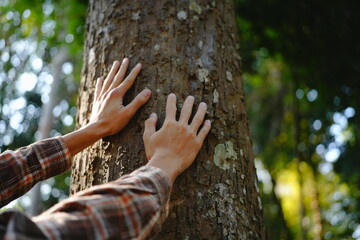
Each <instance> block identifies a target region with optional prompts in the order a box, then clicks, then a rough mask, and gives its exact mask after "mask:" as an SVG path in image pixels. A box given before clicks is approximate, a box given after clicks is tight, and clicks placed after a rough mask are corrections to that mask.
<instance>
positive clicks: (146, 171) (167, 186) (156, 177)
mask: <svg viewBox="0 0 360 240" xmlns="http://www.w3.org/2000/svg"><path fill="white" fill-rule="evenodd" d="M134 177H135V178H139V179H143V178H145V179H147V180H148V181H142V184H144V183H146V182H148V183H149V184H151V186H149V189H154V188H155V189H156V191H157V193H158V196H159V197H160V199H159V200H160V204H161V205H165V204H167V203H168V201H169V198H170V193H171V186H172V185H171V181H170V178H169V176H168V175H167V173H166V172H165V171H164V170H162V169H160V168H157V167H153V166H148V165H145V166H143V167H141V168H139V169H137V170H135V171H133V172H132V173H130V174H128V175H124V176H123V177H121V178H120V179H121V182H123V181H124V180H125V181H126V179H127V178H129V179H132V178H134ZM120 179H119V180H120ZM117 181H118V180H117Z"/></svg>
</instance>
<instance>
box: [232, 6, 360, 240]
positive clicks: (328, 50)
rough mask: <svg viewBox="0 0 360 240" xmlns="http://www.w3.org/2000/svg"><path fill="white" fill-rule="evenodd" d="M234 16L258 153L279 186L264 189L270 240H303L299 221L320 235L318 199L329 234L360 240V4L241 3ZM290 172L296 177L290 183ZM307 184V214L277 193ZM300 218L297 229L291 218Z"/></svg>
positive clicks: (308, 233)
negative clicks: (359, 238)
mask: <svg viewBox="0 0 360 240" xmlns="http://www.w3.org/2000/svg"><path fill="white" fill-rule="evenodd" d="M236 9H237V15H238V17H237V23H238V26H239V30H240V36H241V47H242V49H241V50H242V57H243V66H244V71H245V74H244V80H245V90H246V92H247V100H248V112H249V115H250V122H251V126H252V133H253V137H254V148H255V151H256V153H257V157H258V158H259V159H260V160H262V162H263V168H265V169H266V170H267V171H268V174H269V175H270V176H271V179H272V181H273V182H272V184H273V185H274V186H273V188H272V193H274V194H275V195H271V194H270V193H266V192H263V200H264V206H265V207H264V208H265V209H266V208H270V209H274V208H273V206H277V211H275V212H272V214H269V212H270V211H269V210H268V209H266V210H265V213H266V215H265V217H266V219H267V223H268V224H269V226H270V227H269V228H268V230H269V233H270V238H271V239H299V238H300V237H299V235H300V232H299V231H300V226H299V225H300V223H299V222H300V220H299V218H300V217H302V218H303V219H302V220H301V221H302V223H303V229H304V231H305V235H306V236H307V237H308V238H314V234H315V229H314V224H315V222H314V221H315V220H314V219H315V217H314V215H315V212H314V211H315V210H314V208H313V204H312V202H313V201H314V200H316V199H317V200H318V201H319V202H320V210H321V220H322V225H323V226H322V227H323V229H322V233H321V235H322V237H325V239H352V237H353V236H354V237H359V234H358V233H356V232H358V231H359V230H357V229H360V228H359V224H358V223H359V220H360V219H359V212H360V207H359V205H358V202H357V201H356V199H358V197H359V194H360V193H359V189H358V188H357V186H359V184H360V174H359V172H360V171H359V170H360V169H359V168H360V163H359V158H360V155H359V153H358V149H359V147H360V142H359V137H358V136H359V127H358V122H359V114H358V113H359V111H360V106H359V102H360V101H359V100H360V99H359V98H360V90H359V89H360V88H359V87H360V86H359V84H360V83H359V81H357V78H358V76H359V74H360V60H359V58H358V55H359V54H360V48H359V44H358V42H359V40H360V39H359V35H357V34H354V32H356V31H357V30H356V29H358V28H359V27H360V21H359V17H360V15H359V14H358V9H359V7H358V3H357V2H356V1H343V2H338V1H330V2H329V1H310V0H305V1H293V0H291V1H285V0H275V1H274V0H265V1H258V0H255V1H248V0H237V1H236ZM299 161H300V162H299ZM294 163H297V165H298V166H299V167H300V168H301V169H300V170H297V168H294V165H293V164H294ZM301 166H302V167H301ZM334 170H335V171H334ZM264 171H265V170H264ZM289 171H290V172H292V174H295V175H297V178H285V177H284V176H289ZM265 172H266V171H265ZM299 174H300V175H299ZM309 176H310V179H312V181H309V182H307V181H306V180H307V179H309ZM260 179H261V176H260ZM284 179H286V180H284ZM300 179H302V181H303V184H302V185H300V188H299V189H298V190H297V191H303V199H302V200H301V201H302V202H303V204H304V207H305V209H304V210H305V212H304V216H300V215H299V206H298V205H297V204H293V206H292V208H293V210H289V209H287V208H286V201H288V200H289V199H291V198H290V196H288V195H282V194H281V191H280V192H279V191H278V189H284V186H287V187H288V189H295V188H296V187H294V186H295V184H300ZM291 182H293V183H292V185H291ZM262 184H265V185H266V184H268V183H266V181H265V182H263V183H262ZM289 186H290V187H289ZM309 186H313V188H312V189H315V190H316V189H317V191H318V197H316V196H314V194H313V193H311V192H313V190H311V188H308V187H309ZM309 189H310V190H309ZM344 189H346V190H344ZM340 193H341V194H340ZM269 194H270V195H269ZM269 196H272V197H269ZM274 196H275V197H274ZM292 196H293V195H292ZM334 196H335V197H334ZM339 196H341V197H339ZM278 199H280V200H281V201H282V204H281V205H280V208H279V205H277V204H276V201H277V200H278ZM297 201H298V200H297ZM349 206H351V207H349ZM281 207H282V209H281ZM294 212H295V215H296V217H295V222H297V226H296V227H295V226H294V225H293V221H294V219H293V218H292V220H290V218H289V217H287V216H293V217H294V216H295V215H294ZM282 214H284V216H285V219H286V224H284V223H283V222H282V219H281V217H280V216H281V215H282ZM276 216H277V218H276ZM289 221H291V222H289ZM274 222H276V223H277V224H274ZM276 225H277V226H278V227H276ZM287 229H290V231H291V234H288V233H286V231H287ZM356 230H357V231H356ZM295 236H297V237H295Z"/></svg>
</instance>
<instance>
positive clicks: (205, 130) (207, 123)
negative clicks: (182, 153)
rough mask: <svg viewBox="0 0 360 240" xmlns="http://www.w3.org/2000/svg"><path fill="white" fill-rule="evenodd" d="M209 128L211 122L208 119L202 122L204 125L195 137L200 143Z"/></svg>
mask: <svg viewBox="0 0 360 240" xmlns="http://www.w3.org/2000/svg"><path fill="white" fill-rule="evenodd" d="M210 128H211V122H210V120H206V121H205V123H204V126H203V127H202V128H201V130H200V132H199V134H198V135H197V137H196V138H197V139H198V140H199V141H200V142H201V143H203V142H204V140H205V138H206V136H207V135H208V133H209V131H210Z"/></svg>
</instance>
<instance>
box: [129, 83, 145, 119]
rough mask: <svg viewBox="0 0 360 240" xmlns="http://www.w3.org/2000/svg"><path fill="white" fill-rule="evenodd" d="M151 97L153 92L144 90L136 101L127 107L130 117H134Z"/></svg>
mask: <svg viewBox="0 0 360 240" xmlns="http://www.w3.org/2000/svg"><path fill="white" fill-rule="evenodd" d="M150 97H151V91H150V90H149V89H144V90H143V91H142V92H141V93H139V94H138V95H137V96H136V97H135V98H134V100H132V102H131V103H129V104H128V105H127V106H126V107H125V108H127V111H128V112H129V114H130V116H133V115H134V114H135V113H136V111H137V110H138V109H139V108H140V107H141V106H142V105H144V104H145V103H146V102H147V101H148V100H149V98H150Z"/></svg>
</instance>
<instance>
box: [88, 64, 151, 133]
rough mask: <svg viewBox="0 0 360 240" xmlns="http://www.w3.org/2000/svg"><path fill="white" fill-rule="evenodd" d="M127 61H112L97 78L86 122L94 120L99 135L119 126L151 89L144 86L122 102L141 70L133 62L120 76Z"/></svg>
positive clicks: (125, 122)
mask: <svg viewBox="0 0 360 240" xmlns="http://www.w3.org/2000/svg"><path fill="white" fill-rule="evenodd" d="M128 65H129V59H127V58H125V59H124V60H123V62H122V64H121V66H120V63H119V62H118V61H115V62H114V63H113V65H112V67H111V70H110V72H109V74H108V76H107V77H106V79H105V80H103V79H102V78H99V79H98V80H97V83H96V87H95V96H94V102H93V107H92V112H91V117H90V122H89V125H91V124H94V123H96V124H97V125H98V126H100V127H99V129H98V130H100V131H101V133H102V135H103V136H102V137H105V136H108V135H112V134H115V133H117V132H119V131H120V130H122V129H123V128H124V127H125V126H126V125H127V124H128V122H129V121H130V119H131V118H132V117H133V116H134V114H135V113H136V111H137V110H138V109H139V108H140V107H141V106H142V105H144V104H145V103H146V102H147V101H148V100H149V98H150V96H151V91H150V90H149V89H144V90H143V91H142V92H140V93H139V94H138V95H137V96H136V97H135V98H134V100H133V101H132V102H131V103H129V104H128V105H127V106H124V105H123V99H124V95H125V94H126V92H127V91H128V90H129V89H130V87H131V86H132V85H133V83H134V81H135V78H136V77H137V75H138V74H139V72H140V70H141V64H137V65H136V66H135V67H134V68H133V69H132V71H131V73H130V74H129V75H128V76H127V77H126V78H125V79H124V77H125V74H126V70H127V68H128Z"/></svg>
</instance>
